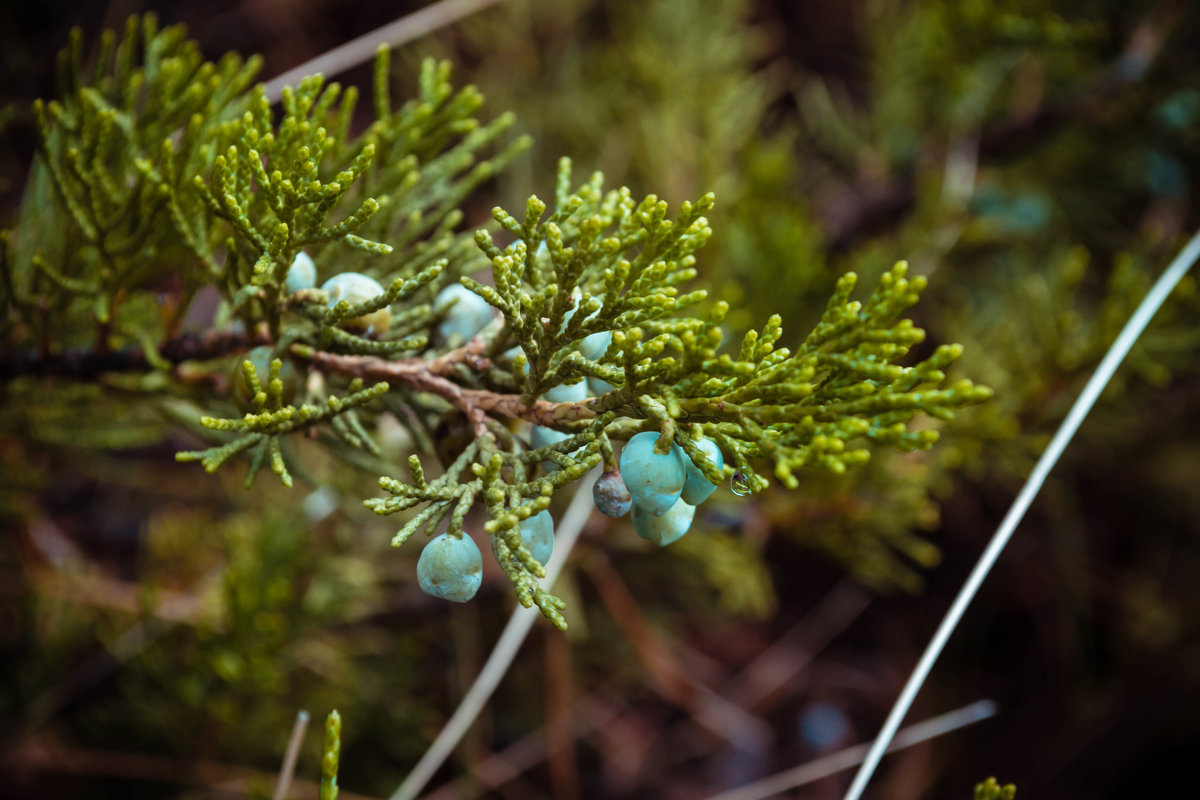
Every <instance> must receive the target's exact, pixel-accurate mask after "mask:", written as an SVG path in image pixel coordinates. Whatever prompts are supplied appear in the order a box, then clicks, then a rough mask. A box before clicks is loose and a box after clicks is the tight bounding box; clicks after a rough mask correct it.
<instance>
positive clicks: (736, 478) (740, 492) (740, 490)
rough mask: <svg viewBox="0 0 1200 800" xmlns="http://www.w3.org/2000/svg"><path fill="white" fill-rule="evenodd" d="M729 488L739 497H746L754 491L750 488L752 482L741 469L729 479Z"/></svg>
mask: <svg viewBox="0 0 1200 800" xmlns="http://www.w3.org/2000/svg"><path fill="white" fill-rule="evenodd" d="M729 488H730V489H731V490H732V491H733V493H734V494H736V495H737V496H738V497H745V496H746V495H748V494H750V493H751V491H752V490H751V488H750V480H749V479H748V478H747V477H746V476H745V475H743V474H742V471H741V470H740V469H739V470H738V471H737V472H735V473H733V477H732V478H730V479H729Z"/></svg>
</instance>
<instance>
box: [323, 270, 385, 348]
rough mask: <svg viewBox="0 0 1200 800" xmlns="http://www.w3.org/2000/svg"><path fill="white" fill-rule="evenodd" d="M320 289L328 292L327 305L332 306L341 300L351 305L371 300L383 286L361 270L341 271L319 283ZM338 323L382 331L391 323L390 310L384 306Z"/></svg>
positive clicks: (348, 326)
mask: <svg viewBox="0 0 1200 800" xmlns="http://www.w3.org/2000/svg"><path fill="white" fill-rule="evenodd" d="M321 291H323V292H328V293H329V307H330V308H333V307H334V306H336V305H337V304H338V303H340V302H341V301H342V300H345V301H346V302H347V303H349V304H350V305H352V306H353V305H357V304H358V303H363V302H366V301H367V300H373V299H374V298H376V297H379V295H381V294H383V287H382V286H380V285H379V281H377V280H375V279H374V278H372V277H370V276H369V275H363V274H362V273H361V272H342V273H339V274H337V275H334V276H333V277H332V278H330V279H329V280H327V281H325V283H323V284H321ZM338 324H339V325H341V326H342V327H344V328H352V329H358V330H364V331H366V332H367V333H371V332H375V333H384V332H386V331H387V329H388V328H390V327H391V325H392V312H391V310H390V309H388V308H387V307H386V306H384V307H383V308H381V309H379V310H378V311H373V312H371V313H370V314H364V315H363V316H361V317H353V318H352V319H344V320H342V321H341V322H339V323H338Z"/></svg>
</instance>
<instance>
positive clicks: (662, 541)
mask: <svg viewBox="0 0 1200 800" xmlns="http://www.w3.org/2000/svg"><path fill="white" fill-rule="evenodd" d="M658 439H659V435H658V434H657V433H651V432H649V431H647V432H644V433H639V434H637V435H635V436H634V437H633V438H631V439H630V440H629V441H628V442H627V443H626V444H625V449H624V450H622V451H621V467H620V470H619V471H615V470H614V471H609V472H605V473H604V474H603V475H601V476H600V479H599V480H597V481H596V485H595V486H594V487H592V500H593V502H595V504H596V508H598V509H600V511H602V512H603V513H605V514H607V515H608V516H610V517H620V516H624V515H625V514H626V513H627V512H629V511H630V510H631V509H632V511H633V529H634V530H635V531H636V532H637V534H638V536H641V537H642V538H643V539H647V540H649V541H651V542H654V543H655V544H657V545H659V546H661V547H666V546H667V545H669V544H671V542H674V541H675V540H677V539H679V538H680V537H681V536H683V535H684V534H685V533H687V532H688V529H689V528H690V527H691V525H692V518H693V517H694V516H695V514H696V506H698V505H699V504H700V503H703V502H704V501H705V500H707V499H708V498H709V496H710V495H711V494H712V493H713V492H715V491H716V490H717V486H716V484H714V483H713V482H712V481H710V480H709V479H708V478H706V477H705V475H704V473H703V472H701V471H700V469H699V468H698V467H697V466H696V465H695V464H693V463H692V460H691V459H690V458H688V456H687V455H686V454H685V453H684V452H683V450H682V449H681V448H680V447H679V445H677V444H674V443H672V444H671V448H670V450H668V451H667V452H666V453H664V454H660V453H658V452H656V451H655V449H654V448H655V445H656V444H657V443H658ZM696 446H697V448H698V449H699V450H700V452H701V453H703V454H704V455H705V457H707V458H708V459H709V460H711V461H712V462H713V464H714V465H715V466H716V468H717V469H718V470H720V469H722V468H723V467H724V466H725V460H724V458H723V457H722V455H721V449H720V448H719V447H717V445H716V444H715V443H714V442H712V440H710V439H706V438H701V439H700V440H698V441H697V442H696Z"/></svg>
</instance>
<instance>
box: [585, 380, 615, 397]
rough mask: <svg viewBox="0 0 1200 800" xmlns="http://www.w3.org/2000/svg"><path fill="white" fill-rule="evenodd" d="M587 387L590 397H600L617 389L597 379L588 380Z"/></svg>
mask: <svg viewBox="0 0 1200 800" xmlns="http://www.w3.org/2000/svg"><path fill="white" fill-rule="evenodd" d="M587 385H588V392H589V393H590V394H591V396H592V397H600V396H601V395H605V394H608V393H609V392H611V391H612V390H613V389H616V388H617V387H615V386H613V385H612V384H611V383H609V382H608V381H605V380H601V379H599V378H588V379H587Z"/></svg>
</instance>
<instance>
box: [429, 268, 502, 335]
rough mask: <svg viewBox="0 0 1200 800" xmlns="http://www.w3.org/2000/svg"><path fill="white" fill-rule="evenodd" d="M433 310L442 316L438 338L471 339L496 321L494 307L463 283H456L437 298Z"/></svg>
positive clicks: (443, 290)
mask: <svg viewBox="0 0 1200 800" xmlns="http://www.w3.org/2000/svg"><path fill="white" fill-rule="evenodd" d="M433 312H434V313H435V314H438V315H439V316H442V321H441V322H439V323H438V327H437V334H438V339H439V340H440V341H441V342H442V343H446V342H450V341H451V340H455V339H457V340H459V341H464V342H465V341H467V340H469V339H471V338H472V337H473V336H474V335H475V334H477V333H479V332H480V331H481V330H483V329H484V327H485V326H486V325H487V324H488V323H489V322H491V321H492V307H491V306H490V305H488V302H487V301H486V300H484V299H483V298H482V297H480V296H479V295H477V294H475V293H474V292H472V291H471V290H470V289H468V288H467V287H465V286H463V285H462V284H461V283H452V284H450V285H449V286H447V287H446V288H444V289H442V290H441V291H440V292H438V294H437V297H435V298H434V299H433Z"/></svg>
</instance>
